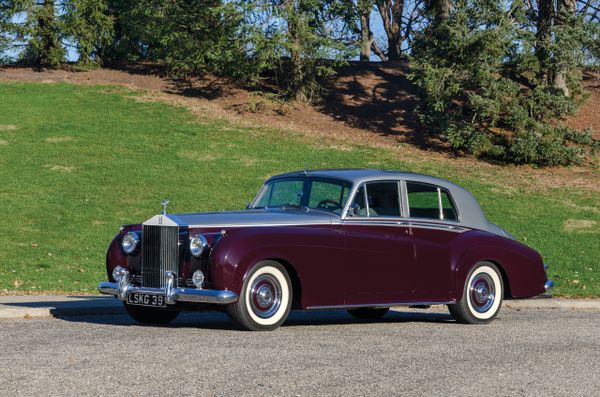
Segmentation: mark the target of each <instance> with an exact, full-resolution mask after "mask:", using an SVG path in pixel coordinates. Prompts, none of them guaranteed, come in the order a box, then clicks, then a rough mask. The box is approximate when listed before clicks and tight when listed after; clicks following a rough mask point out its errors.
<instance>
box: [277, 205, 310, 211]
mask: <svg viewBox="0 0 600 397" xmlns="http://www.w3.org/2000/svg"><path fill="white" fill-rule="evenodd" d="M281 208H283V209H288V208H292V209H298V210H301V209H303V210H304V211H305V212H308V209H309V208H308V207H307V206H305V205H299V204H292V203H288V204H284V205H282V206H281Z"/></svg>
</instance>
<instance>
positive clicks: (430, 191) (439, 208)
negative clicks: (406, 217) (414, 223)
mask: <svg viewBox="0 0 600 397" xmlns="http://www.w3.org/2000/svg"><path fill="white" fill-rule="evenodd" d="M406 193H407V196H408V208H409V212H410V217H411V218H426V219H444V220H452V221H456V220H458V214H457V211H456V207H455V206H454V202H453V201H452V198H451V197H450V193H449V192H448V191H447V190H446V189H443V188H440V187H438V186H434V185H429V184H425V183H417V182H406Z"/></svg>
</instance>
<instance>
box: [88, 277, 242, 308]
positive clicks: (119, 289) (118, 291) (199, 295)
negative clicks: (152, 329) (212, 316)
mask: <svg viewBox="0 0 600 397" xmlns="http://www.w3.org/2000/svg"><path fill="white" fill-rule="evenodd" d="M165 275H166V278H167V283H166V287H165V288H164V289H163V288H143V287H134V286H133V285H131V284H130V283H129V272H128V271H127V270H122V271H121V273H120V277H119V281H118V282H116V283H109V282H101V283H100V284H99V285H98V291H100V293H102V294H106V295H114V296H116V297H117V298H119V299H120V300H122V301H125V300H126V299H127V294H129V293H136V292H137V293H143V294H149V295H163V296H164V297H165V301H166V302H167V304H169V305H174V304H175V303H177V302H193V303H215V304H220V305H226V304H229V303H234V302H236V301H237V300H238V295H237V294H236V293H235V292H232V291H225V290H211V289H193V288H177V287H174V285H175V274H174V273H173V272H166V273H165Z"/></svg>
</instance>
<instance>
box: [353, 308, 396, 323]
mask: <svg viewBox="0 0 600 397" xmlns="http://www.w3.org/2000/svg"><path fill="white" fill-rule="evenodd" d="M389 311H390V309H389V307H360V308H358V309H350V310H348V313H350V315H351V316H352V317H354V318H358V319H361V320H377V319H380V318H381V317H383V316H385V315H386V313H387V312H389Z"/></svg>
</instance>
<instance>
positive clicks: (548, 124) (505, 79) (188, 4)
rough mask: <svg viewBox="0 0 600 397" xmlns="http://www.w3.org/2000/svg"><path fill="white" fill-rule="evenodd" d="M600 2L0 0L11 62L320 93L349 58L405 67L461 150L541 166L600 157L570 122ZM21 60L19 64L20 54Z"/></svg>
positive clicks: (437, 124) (435, 123)
mask: <svg viewBox="0 0 600 397" xmlns="http://www.w3.org/2000/svg"><path fill="white" fill-rule="evenodd" d="M599 43H600V0H501V1H494V0H403V1H400V0H327V1H318V0H257V1H249V0H227V1H225V0H199V1H192V0H176V1H169V2H165V1H159V0H131V1H118V0H0V54H4V56H2V55H0V62H2V61H4V62H7V61H9V60H8V58H10V57H9V56H7V54H18V55H17V59H16V62H19V63H22V64H28V65H32V66H35V67H39V68H57V67H61V66H62V65H64V64H65V63H66V54H67V53H68V52H70V53H73V52H75V53H77V54H78V57H79V58H78V60H77V63H78V64H79V65H84V66H90V65H108V64H112V63H120V62H129V61H138V60H150V61H154V62H158V63H160V64H163V65H165V66H166V70H167V71H168V73H169V74H171V75H173V76H177V77H190V76H199V75H202V74H205V73H212V74H216V75H221V76H225V77H228V78H231V79H232V80H233V81H235V82H237V83H238V84H242V85H246V86H250V87H253V89H255V90H261V89H263V88H264V87H265V82H268V83H269V89H270V90H273V89H274V90H275V91H276V95H278V96H280V97H282V98H286V99H295V100H303V101H314V100H318V99H319V98H320V97H321V94H322V93H323V81H324V79H325V78H327V77H329V76H331V75H333V74H334V73H335V72H336V70H337V69H338V67H339V66H340V65H342V64H344V63H346V62H348V61H349V60H354V59H357V60H358V59H359V60H361V61H364V62H372V61H374V60H380V61H395V62H398V61H401V62H408V63H409V65H410V79H411V80H412V81H413V83H414V85H415V86H416V88H417V91H418V95H419V97H420V105H419V107H418V109H417V110H418V113H419V116H420V120H421V123H422V126H423V128H426V129H427V130H428V131H429V132H430V133H431V134H434V135H436V136H438V137H440V138H441V139H443V140H445V141H446V142H447V143H448V145H449V146H450V147H451V148H452V149H453V150H456V151H458V152H463V153H468V154H472V155H475V156H480V157H485V158H489V159H494V160H499V161H506V162H514V163H533V164H538V165H558V164H573V163H578V162H581V161H583V159H585V158H586V156H589V155H593V154H594V153H595V151H596V150H598V148H599V145H600V144H599V143H598V142H597V141H596V140H594V139H593V138H592V133H591V131H575V130H571V129H569V128H567V127H565V126H564V125H563V124H562V123H561V122H560V120H561V119H562V118H564V117H565V116H566V115H569V114H572V113H573V112H574V110H575V109H576V108H577V106H578V105H579V104H580V103H581V101H582V100H583V99H584V98H585V91H584V89H583V86H582V84H581V79H582V70H583V69H584V68H586V67H588V68H589V67H594V66H597V65H598V61H599V59H600V44H599ZM13 61H15V60H14V59H13Z"/></svg>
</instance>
